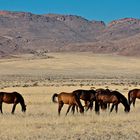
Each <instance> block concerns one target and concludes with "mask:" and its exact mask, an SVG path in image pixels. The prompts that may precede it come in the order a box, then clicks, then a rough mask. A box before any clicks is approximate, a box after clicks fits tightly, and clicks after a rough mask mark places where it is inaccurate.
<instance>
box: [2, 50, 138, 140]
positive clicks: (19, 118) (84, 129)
mask: <svg viewBox="0 0 140 140" xmlns="http://www.w3.org/2000/svg"><path fill="white" fill-rule="evenodd" d="M50 55H51V56H53V57H54V58H51V59H40V58H32V59H31V57H29V58H27V57H24V56H23V57H20V58H14V59H9V60H7V59H6V60H1V62H0V66H1V72H0V79H1V84H3V86H2V87H3V89H2V91H18V92H20V93H22V95H23V97H24V98H25V101H26V104H27V112H26V113H25V114H23V113H22V112H21V108H20V105H18V106H17V108H16V112H15V115H11V114H10V111H11V108H12V105H7V104H3V112H4V114H3V115H1V116H0V120H1V121H0V126H1V127H0V139H1V140H21V139H23V140H46V139H57V140H65V139H69V140H102V139H104V140H139V138H140V133H139V129H140V122H139V118H140V101H138V100H137V101H136V107H135V108H131V112H130V113H129V114H125V113H124V111H123V106H122V105H121V104H120V105H119V112H118V114H116V113H115V112H112V114H109V112H108V111H105V112H101V114H100V115H99V116H98V115H96V114H95V113H94V111H92V112H90V111H89V112H85V114H84V115H81V114H79V113H76V114H75V115H74V116H73V115H72V114H71V113H70V114H68V116H67V117H65V112H66V109H67V106H64V108H63V109H62V113H61V116H60V117H58V115H57V107H58V106H57V104H54V103H52V101H51V97H52V95H53V93H59V92H61V91H66V92H71V91H73V90H75V89H79V88H83V89H89V88H91V85H92V82H93V83H94V84H93V86H94V87H95V88H100V87H102V88H105V87H109V88H110V89H114V90H115V89H117V90H119V91H120V92H122V93H123V94H124V95H125V96H126V97H127V93H128V91H129V90H130V89H132V88H135V87H137V88H140V85H139V76H137V74H139V73H140V71H139V69H140V66H139V65H138V64H139V60H140V59H138V58H131V57H130V58H125V57H119V56H111V55H93V54H92V53H81V54H79V53H78V54H67V53H62V54H59V53H57V54H50ZM93 62H94V63H93ZM118 65H119V66H118ZM3 75H4V76H3ZM27 75H28V76H27ZM42 75H43V76H42ZM44 75H45V76H44ZM53 75H56V79H55V76H53ZM20 76H21V77H20ZM133 76H136V77H133ZM8 77H9V78H8ZM40 77H41V78H40ZM48 77H50V78H51V80H50V79H49V80H48ZM87 77H88V78H87ZM95 77H96V78H95ZM108 77H109V79H108ZM115 77H116V78H115ZM121 77H122V79H121ZM124 77H125V79H123V78H124ZM20 78H21V79H20ZM45 78H46V80H44V79H45ZM86 78H87V79H86ZM110 78H111V79H110ZM42 79H43V80H44V81H41V80H42ZM131 80H132V81H135V80H137V85H136V84H135V83H134V84H132V83H131ZM27 81H28V82H29V83H26V82H27ZM102 81H105V82H103V83H102ZM31 82H33V83H35V82H38V85H35V86H29V84H32V83H31ZM73 82H74V83H75V85H74V86H70V85H69V84H73ZM113 82H115V83H114V84H113ZM120 82H123V84H121V83H120ZM40 83H42V84H40ZM81 83H83V86H82V87H81ZM117 83H118V84H117ZM17 84H19V85H18V86H15V85H17ZM26 84H28V86H27V87H26V86H23V85H26ZM44 84H45V86H44ZM4 85H7V86H8V87H7V88H4ZM9 85H10V87H9ZM46 85H48V86H46Z"/></svg>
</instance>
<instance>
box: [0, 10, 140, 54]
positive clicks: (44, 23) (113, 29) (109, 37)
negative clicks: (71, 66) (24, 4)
mask: <svg viewBox="0 0 140 140" xmlns="http://www.w3.org/2000/svg"><path fill="white" fill-rule="evenodd" d="M38 51H41V52H48V51H92V52H93V53H116V54H121V55H131V56H134V55H136V56H139V52H140V20H139V19H134V18H124V19H119V20H114V21H112V22H110V23H109V24H108V25H105V23H104V22H103V21H95V20H93V21H89V20H87V19H84V18H82V17H80V16H73V15H57V14H46V15H35V14H32V13H25V12H9V11H0V56H9V55H13V54H19V53H36V52H38Z"/></svg>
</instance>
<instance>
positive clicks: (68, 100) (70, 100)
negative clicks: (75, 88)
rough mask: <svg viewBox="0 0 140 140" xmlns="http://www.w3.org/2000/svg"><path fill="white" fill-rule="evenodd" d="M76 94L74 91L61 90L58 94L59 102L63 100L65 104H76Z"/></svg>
mask: <svg viewBox="0 0 140 140" xmlns="http://www.w3.org/2000/svg"><path fill="white" fill-rule="evenodd" d="M75 98H76V95H75V94H73V93H65V92H61V93H60V94H59V95H58V102H63V103H64V104H76V100H75Z"/></svg>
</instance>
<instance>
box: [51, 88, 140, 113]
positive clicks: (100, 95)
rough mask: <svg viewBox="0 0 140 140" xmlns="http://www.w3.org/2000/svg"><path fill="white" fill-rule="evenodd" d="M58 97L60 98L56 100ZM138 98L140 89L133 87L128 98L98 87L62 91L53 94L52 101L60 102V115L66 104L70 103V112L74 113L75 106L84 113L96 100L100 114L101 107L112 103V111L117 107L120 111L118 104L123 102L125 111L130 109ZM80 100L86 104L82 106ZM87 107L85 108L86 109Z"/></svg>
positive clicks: (96, 111) (104, 107)
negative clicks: (95, 88) (67, 91)
mask: <svg viewBox="0 0 140 140" xmlns="http://www.w3.org/2000/svg"><path fill="white" fill-rule="evenodd" d="M56 97H57V98H58V99H57V100H56ZM136 98H138V99H140V89H133V90H130V91H129V92H128V99H127V98H126V97H125V96H124V95H123V94H121V93H120V92H118V91H112V90H109V89H97V90H83V89H80V90H75V91H73V92H71V93H66V92H61V93H59V94H57V93H55V94H53V96H52V101H53V102H54V103H56V102H57V103H58V115H60V112H61V109H62V107H63V105H64V104H68V105H69V106H68V109H67V112H66V115H67V114H68V112H69V111H70V109H71V111H72V113H73V114H74V112H75V108H76V109H77V112H78V109H79V111H80V113H84V110H85V109H86V111H87V110H89V109H90V110H92V109H93V103H94V102H95V113H96V114H99V113H100V109H103V110H105V109H107V108H110V104H111V105H112V106H111V108H110V113H111V112H112V111H113V109H114V107H115V111H116V113H117V111H118V105H119V104H120V103H121V104H122V105H123V106H124V111H125V112H129V111H130V105H131V103H133V106H135V101H136ZM80 100H83V101H84V103H85V105H84V106H82V103H81V101H80ZM84 108H85V109H84Z"/></svg>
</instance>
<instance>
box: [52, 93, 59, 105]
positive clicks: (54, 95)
mask: <svg viewBox="0 0 140 140" xmlns="http://www.w3.org/2000/svg"><path fill="white" fill-rule="evenodd" d="M56 97H58V94H57V93H54V94H53V96H52V101H53V102H54V103H57V101H56V100H55V98H56Z"/></svg>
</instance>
